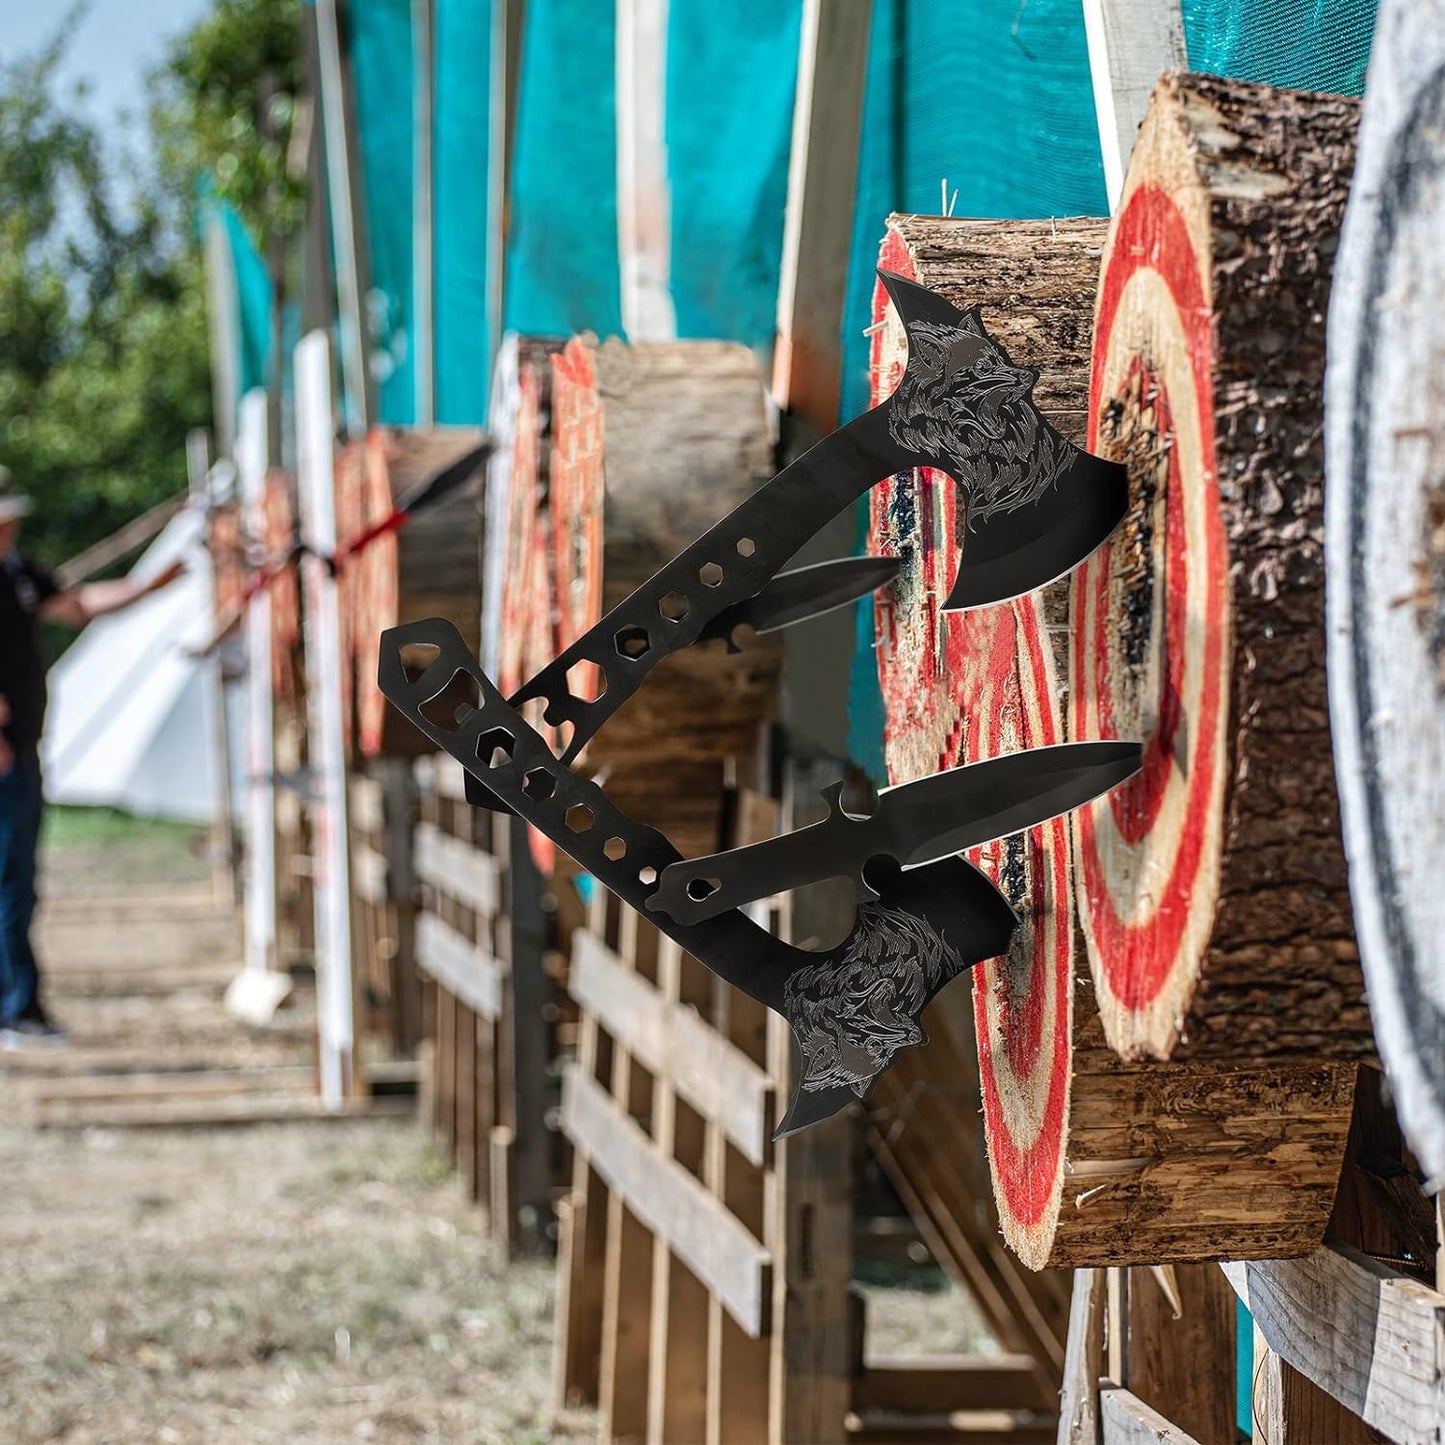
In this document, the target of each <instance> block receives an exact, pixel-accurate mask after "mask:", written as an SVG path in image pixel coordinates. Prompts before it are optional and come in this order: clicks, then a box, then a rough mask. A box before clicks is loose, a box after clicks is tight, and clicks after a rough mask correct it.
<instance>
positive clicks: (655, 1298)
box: [647, 938, 709, 1445]
mask: <svg viewBox="0 0 1445 1445" xmlns="http://www.w3.org/2000/svg"><path fill="white" fill-rule="evenodd" d="M687 962H690V960H685V959H684V957H683V954H682V950H681V948H679V947H678V945H677V944H676V943H675V942H674V941H673V940H672V939H670V938H664V939H662V940H661V941H660V944H659V947H658V957H657V972H658V992H659V995H660V997H661V998H662V1000H663V1003H664V1005H665V1006H666V1007H667V1008H668V1009H669V1010H671V1009H672V1008H674V1007H675V1006H676V1005H677V1004H678V1003H679V1002H680V1000H681V999H682V996H683V987H684V979H683V974H684V966H685V963H687ZM692 967H693V968H694V969H699V965H697V964H696V963H693V964H692ZM699 971H700V969H699ZM689 977H690V975H689ZM703 1127H704V1124H703V1122H702V1121H700V1120H698V1119H697V1118H696V1117H695V1116H691V1115H687V1116H685V1117H684V1120H683V1121H682V1123H681V1124H680V1123H679V1119H678V1109H677V1095H676V1092H675V1090H674V1088H673V1080H672V1078H671V1077H670V1076H669V1074H668V1073H667V1072H661V1073H654V1074H653V1079H652V1136H653V1141H654V1145H655V1147H656V1149H657V1151H658V1153H659V1154H660V1155H661V1156H662V1157H663V1158H665V1159H676V1160H677V1162H678V1163H680V1164H682V1165H683V1166H684V1167H686V1163H687V1159H688V1157H690V1151H691V1150H692V1149H693V1148H694V1147H695V1146H696V1145H697V1144H698V1143H699V1142H700V1141H699V1139H698V1134H699V1131H700V1130H701V1129H702V1128H703ZM708 1299H709V1295H708V1292H707V1289H706V1287H705V1286H704V1285H703V1283H702V1281H700V1280H699V1279H698V1278H697V1276H696V1275H695V1274H693V1272H692V1271H691V1270H690V1269H688V1267H687V1266H686V1265H685V1264H684V1263H683V1262H682V1261H681V1260H680V1259H678V1257H677V1256H676V1255H675V1254H674V1253H673V1252H672V1250H671V1248H670V1247H669V1246H668V1243H667V1241H666V1240H665V1239H664V1238H663V1237H662V1236H661V1235H658V1236H656V1237H655V1238H654V1239H653V1244H652V1315H651V1338H650V1340H649V1345H648V1367H647V1442H648V1445H667V1442H668V1441H672V1440H704V1439H706V1437H707V1379H708V1364H707V1360H708V1354H707V1343H708Z"/></svg>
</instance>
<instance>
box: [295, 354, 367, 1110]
mask: <svg viewBox="0 0 1445 1445" xmlns="http://www.w3.org/2000/svg"><path fill="white" fill-rule="evenodd" d="M296 423H297V425H296V430H297V450H298V457H299V463H300V465H299V468H298V473H299V478H300V484H301V529H302V534H303V536H304V537H305V539H306V542H307V544H308V546H309V547H310V548H311V549H312V550H311V551H310V552H309V553H308V555H307V556H306V558H305V560H304V562H303V563H302V576H303V580H304V583H305V587H306V667H307V674H308V679H307V680H308V688H307V720H308V728H309V736H310V764H311V768H312V775H313V780H314V787H315V789H316V795H317V796H316V802H315V804H314V806H313V809H312V837H313V849H312V858H313V884H314V888H315V900H316V985H317V987H316V993H317V999H316V1004H317V1027H318V1030H319V1034H320V1053H321V1097H322V1098H323V1099H324V1100H325V1101H326V1103H327V1104H329V1105H331V1106H332V1107H333V1108H339V1107H340V1106H341V1104H342V1103H343V1102H344V1101H345V1100H346V1099H347V1098H349V1097H350V1095H351V1091H352V1084H353V1079H352V1036H353V1022H352V996H351V882H350V876H349V861H348V856H347V853H348V849H347V839H348V835H347V824H346V802H347V799H346V741H345V729H344V719H343V716H342V710H341V699H342V681H341V670H342V656H341V619H340V616H339V615H338V612H337V601H336V578H335V576H334V575H333V574H332V572H331V569H330V567H329V566H328V565H327V562H326V560H325V559H326V558H328V557H330V556H331V555H332V553H333V552H334V551H335V550H336V503H335V496H334V491H333V480H332V479H333V463H332V445H331V438H332V430H331V429H332V412H331V349H330V340H329V338H328V337H327V335H326V333H325V332H324V331H315V332H312V333H311V335H309V336H307V337H304V338H303V339H302V341H301V344H300V345H299V346H298V347H297V348H296Z"/></svg>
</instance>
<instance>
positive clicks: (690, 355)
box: [549, 337, 780, 854]
mask: <svg viewBox="0 0 1445 1445" xmlns="http://www.w3.org/2000/svg"><path fill="white" fill-rule="evenodd" d="M552 370H553V376H552V387H553V390H552V454H551V466H550V479H549V512H550V516H551V523H552V540H551V545H552V568H551V575H552V583H553V588H554V592H555V596H556V600H557V616H558V624H557V636H556V646H557V648H558V649H559V650H560V649H565V648H566V647H568V646H570V645H571V644H572V643H573V642H574V641H575V640H576V639H577V638H578V637H580V636H581V635H582V634H583V633H585V632H586V631H587V630H588V628H590V627H591V626H592V625H593V624H594V623H596V622H597V621H599V620H600V619H601V617H602V616H603V615H604V614H605V613H606V612H607V611H609V610H610V609H611V608H612V607H614V606H616V604H617V603H618V602H620V601H622V599H623V598H624V597H626V596H627V594H628V593H629V592H631V591H632V590H633V589H634V588H635V587H637V586H638V584H640V583H641V582H644V581H645V580H646V579H647V578H648V577H650V576H651V575H652V574H653V573H654V572H656V571H657V569H658V568H659V567H660V566H662V565H663V563H665V562H667V561H669V560H670V559H671V558H672V557H674V556H675V555H676V554H677V553H678V552H680V551H682V550H683V549H684V548H685V547H687V546H688V545H689V544H690V543H692V542H693V541H695V540H696V539H697V537H698V536H699V535H700V534H701V533H703V532H704V531H706V530H707V528H708V527H710V526H712V525H713V524H714V523H715V522H716V521H718V520H719V518H721V517H722V516H724V515H725V514H726V513H727V512H728V511H730V510H731V509H732V508H733V507H734V506H736V505H737V504H738V503H739V502H740V501H742V500H743V498H744V497H746V496H747V495H748V494H749V493H750V492H751V491H752V490H753V489H754V488H755V487H756V486H757V485H758V484H759V483H760V482H762V481H764V480H766V479H767V478H768V477H769V476H770V475H771V473H772V457H771V444H770V439H769V434H768V423H767V417H766V414H765V410H764V405H763V390H762V383H761V379H760V377H759V374H758V370H757V364H756V362H755V361H754V359H753V356H752V354H751V353H750V352H749V351H748V350H747V349H746V348H745V347H742V346H735V345H733V344H731V343H726V342H712V341H678V342H654V343H647V344H643V345H638V346H626V345H624V344H622V343H621V342H619V341H615V340H614V341H608V342H606V343H605V344H604V345H602V346H597V345H596V344H595V343H594V342H592V340H591V339H590V338H585V337H583V338H574V339H573V340H572V341H569V342H568V344H567V346H566V348H565V349H564V350H563V352H562V353H561V354H560V355H556V356H554V357H553V358H552ZM779 657H780V649H779V647H778V646H777V643H776V640H775V639H766V638H764V639H756V640H754V641H752V642H750V643H749V645H748V646H747V647H746V648H745V649H744V650H743V651H742V652H740V653H736V654H729V653H728V652H726V651H725V649H724V647H723V645H722V644H720V643H717V644H708V645H706V646H701V647H692V648H688V649H687V650H686V651H684V652H681V653H678V654H676V655H674V656H673V657H670V658H668V659H667V660H666V661H665V662H663V663H662V664H661V665H660V666H659V667H658V668H657V670H656V671H655V672H653V673H652V674H651V676H650V677H649V678H648V681H647V686H646V688H645V690H644V691H643V692H641V693H640V694H639V695H638V696H637V697H636V698H634V699H632V700H631V701H630V702H629V703H628V705H627V706H626V707H624V708H622V709H620V710H619V711H618V713H617V714H616V715H615V716H614V717H612V718H611V719H610V720H609V721H608V723H607V725H606V727H605V728H604V729H603V730H602V731H601V733H599V735H598V736H597V737H596V738H595V739H594V740H593V741H592V742H591V743H590V744H589V745H588V748H587V750H586V752H585V753H584V754H583V763H584V765H585V766H586V767H587V768H588V769H589V770H590V771H591V773H592V774H593V775H594V776H596V777H599V778H605V786H606V789H607V792H608V794H609V795H610V796H611V797H612V798H613V800H614V801H615V802H616V803H617V805H618V806H619V807H621V808H623V809H625V810H626V811H628V812H631V813H634V814H635V815H636V816H637V817H638V818H640V819H642V820H643V821H645V822H648V823H651V824H652V825H654V826H655V827H658V828H661V829H662V830H663V831H664V832H665V833H667V835H668V836H669V837H670V838H671V839H672V841H673V843H674V844H676V846H677V847H678V848H679V849H680V850H681V851H682V852H683V853H685V854H688V853H703V852H708V851H710V850H712V849H713V848H715V847H716V845H717V836H718V826H719V821H720V813H719V807H720V797H721V788H722V782H723V764H724V760H725V759H728V758H739V759H748V758H751V757H752V756H753V755H754V754H755V752H756V748H757V743H758V737H759V731H760V728H761V727H762V725H763V724H765V723H766V722H768V721H770V720H771V717H772V714H773V708H774V695H775V692H776V687H777V673H778V661H779ZM619 661H620V659H619ZM624 665H625V664H624ZM579 669H580V671H581V672H582V673H583V675H582V676H579V677H573V678H570V679H569V683H570V685H571V690H572V691H573V693H574V694H576V695H577V696H582V697H595V696H597V695H598V691H599V688H600V687H601V686H602V679H599V677H598V676H597V672H598V669H597V668H596V666H595V665H594V664H591V663H586V664H579Z"/></svg>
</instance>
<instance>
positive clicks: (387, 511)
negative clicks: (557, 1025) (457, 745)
mask: <svg viewBox="0 0 1445 1445" xmlns="http://www.w3.org/2000/svg"><path fill="white" fill-rule="evenodd" d="M481 440H482V434H481V432H480V430H478V429H477V428H475V427H426V428H416V429H412V428H401V427H378V428H374V429H373V431H372V433H371V434H370V435H369V436H368V437H367V439H366V441H365V443H364V444H362V443H355V444H353V445H352V446H350V447H347V448H345V449H343V450H342V451H340V452H338V453H337V460H336V476H337V537H338V540H339V542H340V543H341V544H342V545H343V546H344V545H345V544H346V542H347V541H348V540H350V539H351V538H354V537H357V536H359V535H360V534H361V533H362V532H363V531H365V530H366V529H368V528H371V527H374V526H376V525H377V524H378V523H380V522H382V521H384V520H385V519H386V518H387V517H388V516H389V515H391V513H392V511H393V510H394V509H395V507H396V504H397V503H398V502H400V501H402V500H403V499H404V498H406V497H407V496H408V495H409V494H411V493H412V492H414V491H415V490H416V489H417V488H418V487H419V486H421V485H422V484H423V483H424V482H426V481H427V480H428V479H429V478H431V477H433V476H435V475H436V474H437V473H438V472H441V471H443V470H445V469H446V468H447V467H448V466H451V465H452V464H453V463H455V462H457V461H458V460H460V459H461V458H462V457H463V456H465V455H466V454H467V453H468V452H470V451H474V450H475V449H476V448H477V447H478V446H479V445H480V443H481ZM479 485H480V484H479V482H478V481H477V480H475V479H474V480H472V481H470V482H468V483H466V484H464V485H463V486H461V487H459V488H458V489H457V490H456V491H454V492H452V493H450V494H449V495H448V496H447V497H446V498H445V500H443V501H440V502H437V503H436V504H435V505H432V506H429V507H426V508H425V509H424V510H421V511H419V512H418V513H416V514H415V515H413V516H411V517H409V518H408V520H407V522H406V524H405V526H403V527H401V528H400V529H399V530H397V531H395V532H392V533H389V534H386V535H383V536H381V537H378V538H377V539H376V540H375V541H372V542H370V543H368V544H367V546H366V548H365V549H364V550H363V551H361V552H359V553H357V554H355V555H354V556H353V557H351V558H350V559H349V560H348V561H346V562H345V563H344V564H343V565H342V567H341V571H340V578H341V585H342V588H343V601H344V605H345V610H344V612H343V616H344V617H347V618H349V619H350V621H349V625H348V632H349V635H350V639H351V655H352V657H353V659H354V663H355V669H356V688H357V705H356V715H357V721H358V724H359V727H358V732H359V741H360V745H361V750H362V751H363V752H364V753H366V754H367V755H368V756H377V755H385V756H390V757H414V756H418V755H419V754H421V753H423V752H427V751H430V744H429V743H428V742H427V741H426V739H425V738H423V737H422V736H421V734H420V733H418V732H417V731H416V729H415V728H413V727H411V726H409V725H408V724H407V723H406V722H405V721H403V720H402V719H401V718H400V717H398V716H397V714H396V712H395V711H394V710H393V709H391V708H388V707H387V706H386V703H385V699H384V698H383V697H382V696H381V692H380V690H379V689H378V688H377V685H376V664H377V651H378V648H379V645H380V639H381V633H382V632H383V631H384V630H385V629H386V628H389V627H397V626H400V625H402V624H405V623H407V622H415V621H418V620H420V619H421V618H424V617H445V618H446V619H448V620H449V621H451V622H453V623H455V624H456V626H457V627H458V628H459V629H460V631H461V632H462V635H463V636H467V637H474V636H476V635H477V633H478V630H479V627H480V622H481V591H482V572H481V561H482V559H481V546H482V514H481V508H480V505H479V501H478V494H479Z"/></svg>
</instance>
